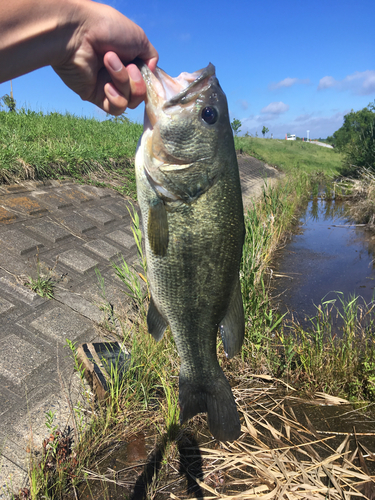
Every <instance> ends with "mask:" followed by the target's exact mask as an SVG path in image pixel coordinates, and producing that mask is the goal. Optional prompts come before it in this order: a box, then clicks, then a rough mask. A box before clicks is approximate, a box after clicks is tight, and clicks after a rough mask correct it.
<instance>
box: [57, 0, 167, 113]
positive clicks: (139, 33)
mask: <svg viewBox="0 0 375 500" xmlns="http://www.w3.org/2000/svg"><path fill="white" fill-rule="evenodd" d="M77 11H78V13H77V14H78V23H77V29H76V30H75V32H74V35H73V36H72V37H71V39H70V40H69V43H68V46H67V51H66V52H65V54H64V57H63V58H62V60H61V61H60V62H58V63H57V64H53V69H54V70H55V71H56V73H57V74H58V75H59V76H60V77H61V79H62V80H63V81H64V83H65V84H66V85H67V86H68V87H70V88H71V89H72V90H73V91H74V92H76V93H77V94H78V95H79V96H80V97H81V98H82V99H83V100H85V101H90V102H92V103H94V104H96V105H97V106H99V107H100V108H101V109H103V110H104V111H106V112H107V113H110V114H112V115H120V114H122V113H123V112H124V111H125V109H126V108H127V107H129V108H131V109H133V108H135V107H137V106H138V105H139V104H140V103H141V102H142V101H143V100H144V98H145V96H146V86H145V83H144V81H143V79H142V76H141V73H140V71H139V69H138V68H137V66H135V64H129V63H130V62H131V61H132V60H134V59H135V58H136V57H139V58H141V59H143V60H144V61H145V62H146V64H147V65H148V66H149V68H150V69H151V70H152V71H153V70H154V69H155V67H156V64H157V61H158V53H157V51H156V50H155V48H154V47H153V46H152V45H151V43H150V42H149V40H148V39H147V37H146V35H145V33H144V31H143V30H142V29H141V28H140V27H139V26H137V25H136V24H134V23H133V22H132V21H130V19H128V18H126V17H125V16H123V15H122V14H121V13H120V12H118V11H116V10H115V9H112V8H111V7H109V6H107V5H103V4H98V3H96V2H91V1H90V2H84V3H82V2H81V3H80V4H79V5H78V9H77Z"/></svg>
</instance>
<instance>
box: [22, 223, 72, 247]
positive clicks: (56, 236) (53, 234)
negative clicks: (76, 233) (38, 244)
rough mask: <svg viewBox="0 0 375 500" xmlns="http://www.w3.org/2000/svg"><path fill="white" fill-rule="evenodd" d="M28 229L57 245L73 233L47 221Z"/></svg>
mask: <svg viewBox="0 0 375 500" xmlns="http://www.w3.org/2000/svg"><path fill="white" fill-rule="evenodd" d="M27 229H30V230H31V231H33V232H35V233H38V234H39V235H40V236H42V237H43V238H45V239H46V240H48V241H51V242H52V243H57V242H58V241H62V240H65V239H66V238H69V236H71V233H69V232H68V231H67V230H66V229H65V228H63V227H62V226H59V225H58V224H55V223H54V222H51V221H49V220H46V219H42V220H40V221H38V222H35V223H34V224H33V225H32V226H27Z"/></svg>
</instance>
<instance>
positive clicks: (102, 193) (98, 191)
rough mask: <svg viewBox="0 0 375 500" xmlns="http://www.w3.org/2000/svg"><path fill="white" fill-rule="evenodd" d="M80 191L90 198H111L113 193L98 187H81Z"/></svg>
mask: <svg viewBox="0 0 375 500" xmlns="http://www.w3.org/2000/svg"><path fill="white" fill-rule="evenodd" d="M79 189H80V190H81V191H83V192H84V193H86V194H88V195H89V196H95V197H97V198H100V199H103V198H110V196H111V192H110V190H109V189H103V188H98V187H96V186H79Z"/></svg>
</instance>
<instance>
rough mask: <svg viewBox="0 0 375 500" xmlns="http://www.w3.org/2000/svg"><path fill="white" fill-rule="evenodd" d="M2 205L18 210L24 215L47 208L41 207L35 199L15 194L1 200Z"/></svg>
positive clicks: (33, 213)
mask: <svg viewBox="0 0 375 500" xmlns="http://www.w3.org/2000/svg"><path fill="white" fill-rule="evenodd" d="M2 205H3V206H4V207H5V208H10V209H11V210H14V211H15V212H20V213H21V214H24V215H35V214H40V213H43V212H47V209H46V208H45V207H43V205H41V204H40V203H38V201H37V200H35V199H34V198H31V197H30V196H17V197H14V198H8V199H7V200H2Z"/></svg>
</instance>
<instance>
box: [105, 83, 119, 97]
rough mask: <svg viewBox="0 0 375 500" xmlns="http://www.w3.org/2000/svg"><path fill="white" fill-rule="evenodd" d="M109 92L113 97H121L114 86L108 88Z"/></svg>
mask: <svg viewBox="0 0 375 500" xmlns="http://www.w3.org/2000/svg"><path fill="white" fill-rule="evenodd" d="M107 92H108V94H111V96H112V97H118V96H119V95H120V94H119V93H118V92H117V90H116V88H115V87H114V86H113V85H111V84H109V85H108V86H107Z"/></svg>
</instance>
